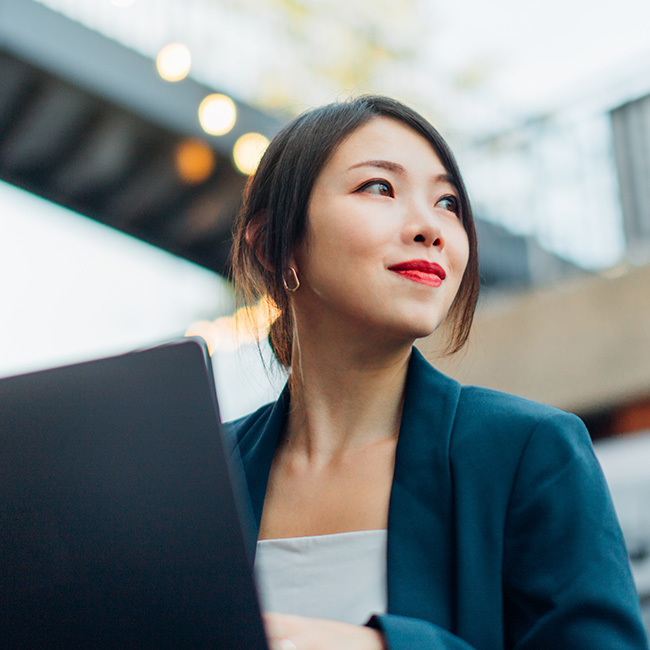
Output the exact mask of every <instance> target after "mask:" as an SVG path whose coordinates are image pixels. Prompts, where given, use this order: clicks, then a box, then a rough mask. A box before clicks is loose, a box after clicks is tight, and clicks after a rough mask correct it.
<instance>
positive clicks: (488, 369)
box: [418, 266, 650, 413]
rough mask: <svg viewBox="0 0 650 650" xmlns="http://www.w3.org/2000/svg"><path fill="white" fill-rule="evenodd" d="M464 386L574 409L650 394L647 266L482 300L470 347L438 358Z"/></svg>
mask: <svg viewBox="0 0 650 650" xmlns="http://www.w3.org/2000/svg"><path fill="white" fill-rule="evenodd" d="M436 336H437V335H435V336H434V337H431V338H430V339H425V340H423V341H422V342H420V344H419V346H418V347H419V348H420V349H421V350H422V351H423V352H424V354H425V356H427V358H429V360H430V361H431V362H432V363H433V364H434V365H435V366H436V367H438V368H439V369H441V370H442V371H443V372H446V373H447V374H449V375H451V376H453V377H455V378H456V379H458V380H459V381H461V382H462V383H466V384H479V385H484V386H489V387H492V388H496V389H499V390H504V391H507V392H510V393H515V394H517V395H522V396H524V397H529V398H531V399H534V400H538V401H541V402H545V403H547V404H552V405H554V406H558V407H560V408H563V409H567V410H571V411H576V412H578V413H581V412H582V413H585V412H591V411H595V410H600V409H605V408H609V407H612V406H614V405H617V404H621V403H624V402H626V401H628V400H630V399H636V398H638V397H642V396H644V395H646V396H647V395H650V266H647V267H643V268H639V269H634V270H632V271H628V272H626V273H624V274H622V275H620V276H619V277H614V278H604V277H589V278H586V279H582V280H580V281H579V282H572V283H570V284H563V285H558V286H556V287H553V288H550V289H546V290H544V291H538V292H533V293H528V294H522V295H520V296H518V297H511V298H509V299H508V300H507V301H506V300H495V301H490V300H486V301H485V304H484V305H483V306H482V307H481V308H480V309H479V311H478V313H477V317H476V320H475V326H474V331H473V333H472V335H471V337H470V341H469V344H468V346H467V349H466V350H464V351H462V352H460V353H458V354H457V355H455V356H454V357H451V358H439V356H438V349H439V342H438V339H437V338H436Z"/></svg>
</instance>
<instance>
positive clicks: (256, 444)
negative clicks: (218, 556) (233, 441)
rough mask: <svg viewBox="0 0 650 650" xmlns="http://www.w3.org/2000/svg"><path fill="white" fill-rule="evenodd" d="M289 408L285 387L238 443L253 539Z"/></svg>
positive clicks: (259, 520)
mask: <svg viewBox="0 0 650 650" xmlns="http://www.w3.org/2000/svg"><path fill="white" fill-rule="evenodd" d="M288 406H289V387H288V385H287V386H285V388H284V390H283V391H282V394H281V395H280V397H279V398H278V400H277V401H276V402H275V404H273V405H272V406H271V407H269V410H268V411H266V412H264V414H263V415H262V416H261V417H260V418H259V419H258V420H257V421H256V422H255V424H253V425H252V426H251V428H250V429H249V430H248V431H247V432H246V433H245V435H244V436H243V437H242V439H241V440H240V441H239V443H238V448H239V455H240V457H241V461H242V464H243V466H244V474H245V476H246V483H247V486H248V494H249V497H250V501H251V506H252V510H253V519H254V524H255V539H257V536H258V534H259V529H260V523H261V521H262V510H263V508H264V497H265V495H266V486H267V484H268V481H269V474H270V472H271V463H272V462H273V456H274V455H275V448H276V446H277V444H278V438H279V436H280V432H281V431H282V427H283V425H284V421H285V417H286V412H287V408H288Z"/></svg>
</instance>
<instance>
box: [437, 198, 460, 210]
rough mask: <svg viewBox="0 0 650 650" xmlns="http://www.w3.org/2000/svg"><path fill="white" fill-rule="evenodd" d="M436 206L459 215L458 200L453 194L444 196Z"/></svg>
mask: <svg viewBox="0 0 650 650" xmlns="http://www.w3.org/2000/svg"><path fill="white" fill-rule="evenodd" d="M436 205H437V206H440V207H441V208H442V209H443V210H449V212H453V213H454V214H458V213H459V207H458V199H457V198H456V197H455V196H454V195H453V194H447V195H446V196H443V197H442V198H441V199H440V200H439V201H438V203H436Z"/></svg>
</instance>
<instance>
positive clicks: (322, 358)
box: [285, 336, 411, 462]
mask: <svg viewBox="0 0 650 650" xmlns="http://www.w3.org/2000/svg"><path fill="white" fill-rule="evenodd" d="M297 340H298V341H300V344H297V343H296V344H295V345H294V356H293V364H292V376H291V412H290V414H289V421H288V426H287V437H286V438H285V442H286V444H287V445H289V446H291V448H292V449H293V450H298V449H300V450H301V451H302V452H304V453H305V454H307V456H308V457H309V458H310V459H312V460H316V461H317V462H318V460H320V461H322V462H328V461H329V460H331V459H333V458H335V457H336V456H338V455H341V454H343V453H345V452H346V451H349V450H350V451H351V450H360V449H363V448H368V447H371V446H373V445H375V444H380V443H382V442H386V441H388V440H391V439H394V438H395V437H396V435H397V433H398V432H399V423H400V420H401V413H402V401H403V395H404V385H405V382H406V373H407V369H408V362H409V358H410V354H411V342H402V343H400V344H394V345H391V346H386V345H383V346H382V345H374V346H373V345H372V344H371V343H370V341H368V340H367V339H360V340H358V341H354V340H352V339H350V338H345V339H342V342H340V343H335V341H333V340H332V339H331V338H329V339H325V338H319V337H309V336H306V337H302V336H301V337H298V339H297Z"/></svg>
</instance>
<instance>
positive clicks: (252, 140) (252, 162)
mask: <svg viewBox="0 0 650 650" xmlns="http://www.w3.org/2000/svg"><path fill="white" fill-rule="evenodd" d="M268 146H269V141H268V139H267V138H265V137H264V136H263V135H262V134H261V133H246V134H244V135H242V136H241V137H240V138H239V139H238V140H237V142H235V146H234V147H233V151H232V155H233V159H234V161H235V166H236V167H237V169H238V170H239V171H240V172H242V174H248V175H250V174H253V173H255V170H256V169H257V166H258V165H259V164H260V159H261V158H262V156H263V155H264V152H265V151H266V148H267V147H268Z"/></svg>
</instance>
